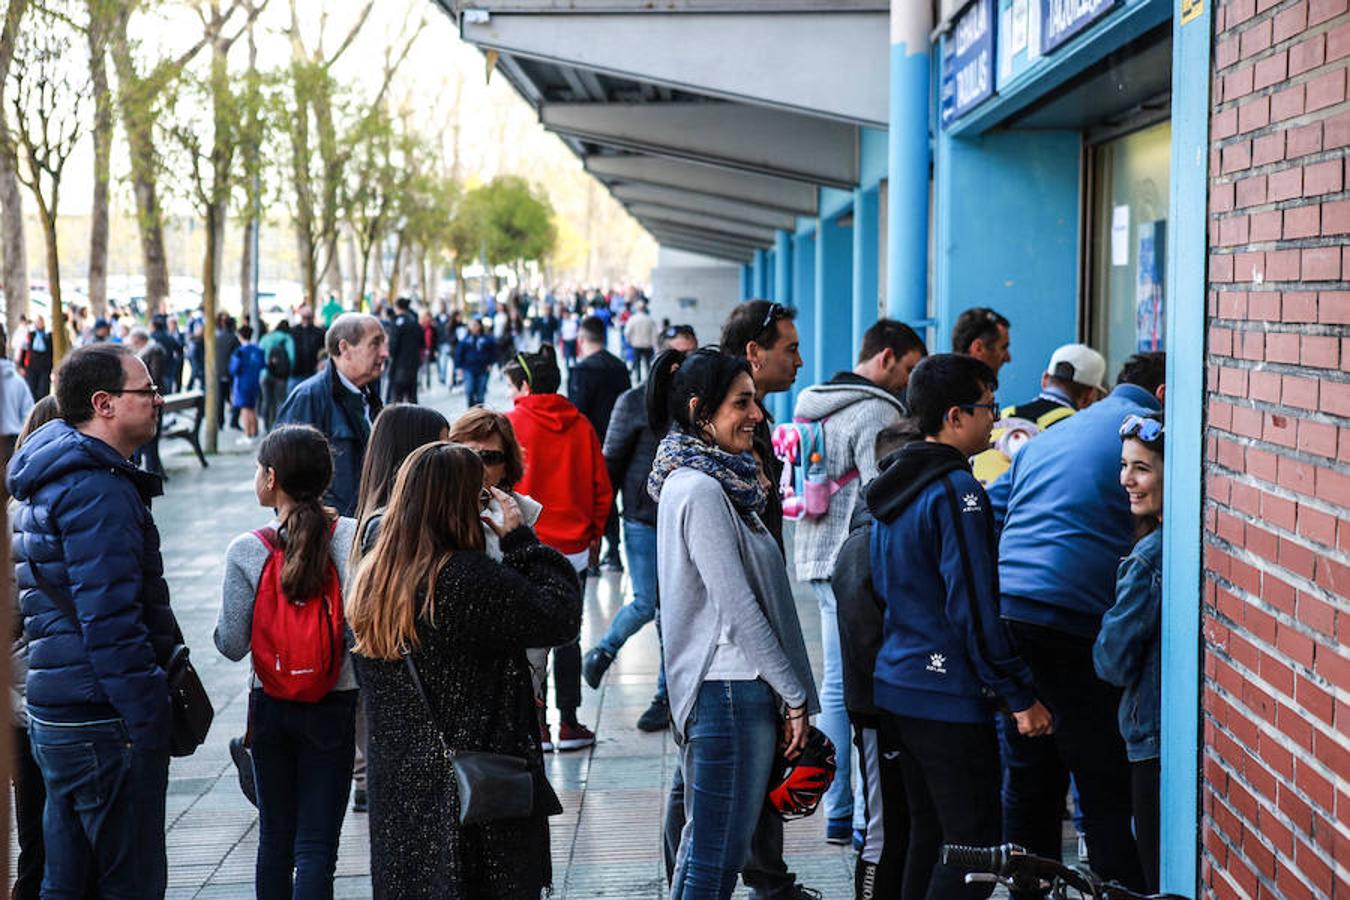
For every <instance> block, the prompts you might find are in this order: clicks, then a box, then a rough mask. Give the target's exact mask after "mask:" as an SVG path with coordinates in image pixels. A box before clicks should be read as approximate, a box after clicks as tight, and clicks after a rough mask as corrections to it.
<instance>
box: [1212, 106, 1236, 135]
mask: <svg viewBox="0 0 1350 900" xmlns="http://www.w3.org/2000/svg"><path fill="white" fill-rule="evenodd" d="M1237 123H1238V119H1237V109H1236V108H1232V109H1225V110H1224V111H1223V112H1219V113H1215V114H1214V117H1213V118H1211V119H1210V121H1209V136H1210V139H1211V140H1215V141H1221V140H1223V139H1224V138H1230V137H1232V136H1233V135H1235V134H1237V127H1238V125H1237Z"/></svg>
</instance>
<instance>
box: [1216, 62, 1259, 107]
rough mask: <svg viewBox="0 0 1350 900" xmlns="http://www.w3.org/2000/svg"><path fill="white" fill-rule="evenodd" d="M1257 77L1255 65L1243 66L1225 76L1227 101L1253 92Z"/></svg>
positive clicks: (1224, 93)
mask: <svg viewBox="0 0 1350 900" xmlns="http://www.w3.org/2000/svg"><path fill="white" fill-rule="evenodd" d="M1255 78H1256V67H1255V66H1243V67H1242V68H1240V69H1234V70H1233V71H1231V72H1229V73H1228V74H1227V75H1225V76H1223V99H1224V101H1225V102H1228V101H1232V100H1236V99H1238V98H1239V97H1244V96H1246V95H1247V94H1250V93H1251V92H1252V85H1253V83H1254V82H1255Z"/></svg>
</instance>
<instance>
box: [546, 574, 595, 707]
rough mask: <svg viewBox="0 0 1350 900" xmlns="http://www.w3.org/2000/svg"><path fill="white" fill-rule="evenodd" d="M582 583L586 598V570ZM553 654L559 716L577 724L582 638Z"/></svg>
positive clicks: (580, 577)
mask: <svg viewBox="0 0 1350 900" xmlns="http://www.w3.org/2000/svg"><path fill="white" fill-rule="evenodd" d="M577 580H578V581H580V582H581V596H582V597H585V596H586V570H585V569H582V570H581V571H580V572H578V573H577ZM550 652H551V653H552V654H553V678H554V685H553V700H554V703H555V705H556V706H557V708H558V716H559V718H560V719H561V720H562V721H563V722H566V723H568V724H570V725H574V724H576V721H577V708H578V707H579V706H581V637H580V635H578V637H577V640H575V641H573V642H572V643H570V644H567V645H566V646H563V647H554V648H553V650H552V651H550ZM543 692H544V696H545V697H547V696H548V675H547V673H546V674H545V675H544V685H543Z"/></svg>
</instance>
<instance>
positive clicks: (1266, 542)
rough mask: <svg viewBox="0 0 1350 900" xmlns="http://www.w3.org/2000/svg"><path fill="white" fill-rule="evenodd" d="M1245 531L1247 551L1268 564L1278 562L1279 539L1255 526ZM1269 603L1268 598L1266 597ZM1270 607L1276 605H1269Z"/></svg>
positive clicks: (1249, 526)
mask: <svg viewBox="0 0 1350 900" xmlns="http://www.w3.org/2000/svg"><path fill="white" fill-rule="evenodd" d="M1245 531H1246V546H1247V550H1248V551H1249V552H1251V553H1255V554H1256V555H1257V556H1259V557H1261V558H1262V559H1264V560H1267V561H1268V562H1278V561H1279V556H1280V539H1279V538H1277V537H1276V536H1275V535H1274V534H1272V533H1271V532H1269V531H1266V530H1265V529H1263V528H1257V527H1256V526H1255V525H1248V526H1247V527H1246V529H1245ZM1266 600H1267V601H1269V600H1270V598H1269V597H1266ZM1271 605H1272V606H1274V605H1277V604H1271Z"/></svg>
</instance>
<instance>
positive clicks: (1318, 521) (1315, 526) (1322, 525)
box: [1298, 503, 1336, 633]
mask: <svg viewBox="0 0 1350 900" xmlns="http://www.w3.org/2000/svg"><path fill="white" fill-rule="evenodd" d="M1298 533H1299V534H1301V535H1303V536H1304V537H1306V538H1308V539H1309V540H1312V541H1316V542H1317V543H1319V544H1322V545H1323V546H1326V547H1335V546H1336V517H1335V516H1333V515H1331V514H1330V513H1325V512H1322V510H1320V509H1316V508H1315V507H1312V506H1308V505H1307V504H1306V503H1300V504H1299V505H1298ZM1328 633H1329V632H1328Z"/></svg>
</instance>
